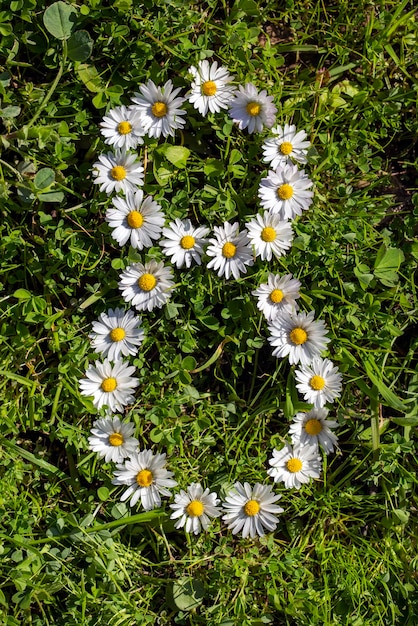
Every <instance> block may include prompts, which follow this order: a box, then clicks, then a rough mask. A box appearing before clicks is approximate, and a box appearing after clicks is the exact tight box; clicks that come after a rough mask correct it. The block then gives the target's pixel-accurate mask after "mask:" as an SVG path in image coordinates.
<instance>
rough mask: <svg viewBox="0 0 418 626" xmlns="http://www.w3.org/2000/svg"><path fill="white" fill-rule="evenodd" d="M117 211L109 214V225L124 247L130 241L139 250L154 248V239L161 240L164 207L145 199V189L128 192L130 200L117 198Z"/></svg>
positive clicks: (127, 197)
mask: <svg viewBox="0 0 418 626" xmlns="http://www.w3.org/2000/svg"><path fill="white" fill-rule="evenodd" d="M112 202H113V205H114V208H109V209H107V211H106V222H108V224H109V226H110V228H112V229H113V230H112V237H113V239H115V240H116V241H117V242H118V244H119V245H120V246H123V245H125V243H126V242H127V241H128V240H130V244H131V246H132V247H133V248H136V249H137V250H142V249H143V248H150V247H151V246H152V245H153V239H154V240H155V239H159V237H160V236H161V229H162V227H163V225H164V222H165V217H164V213H163V212H162V209H161V207H160V205H159V204H158V203H157V202H155V200H153V199H152V196H145V198H144V192H143V191H142V189H138V190H137V191H135V193H133V192H131V191H128V193H127V194H126V198H119V197H117V198H113V199H112Z"/></svg>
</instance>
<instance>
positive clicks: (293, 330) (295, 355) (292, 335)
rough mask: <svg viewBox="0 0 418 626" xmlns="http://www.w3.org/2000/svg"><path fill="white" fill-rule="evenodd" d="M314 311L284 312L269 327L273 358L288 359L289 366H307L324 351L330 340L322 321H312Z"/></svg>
mask: <svg viewBox="0 0 418 626" xmlns="http://www.w3.org/2000/svg"><path fill="white" fill-rule="evenodd" d="M314 317H315V311H310V312H309V313H304V312H301V313H295V314H291V313H289V312H288V311H284V312H283V314H282V315H281V316H280V317H277V318H275V319H273V320H272V321H271V322H270V324H269V326H268V329H269V332H270V337H269V338H268V341H269V343H270V344H271V345H272V346H274V350H273V356H277V357H278V358H283V357H285V356H288V357H289V363H290V365H293V364H295V363H301V364H302V365H308V364H309V363H312V361H313V360H314V359H315V358H317V357H319V356H320V354H321V352H322V351H323V350H325V347H326V344H327V343H329V341H330V339H329V338H328V337H326V333H327V330H326V328H325V323H324V322H323V321H322V320H314Z"/></svg>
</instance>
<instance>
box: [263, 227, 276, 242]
mask: <svg viewBox="0 0 418 626" xmlns="http://www.w3.org/2000/svg"><path fill="white" fill-rule="evenodd" d="M261 239H262V240H263V241H265V242H267V243H269V242H270V241H274V240H275V239H276V231H275V230H274V228H272V227H271V226H266V227H265V228H263V230H262V231H261Z"/></svg>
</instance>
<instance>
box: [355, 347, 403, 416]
mask: <svg viewBox="0 0 418 626" xmlns="http://www.w3.org/2000/svg"><path fill="white" fill-rule="evenodd" d="M364 367H365V368H366V372H367V376H368V377H369V378H370V380H371V381H372V383H373V384H374V385H375V387H376V388H377V390H378V392H379V394H380V395H381V396H382V398H384V400H386V403H387V405H388V406H390V407H392V409H396V410H397V411H401V413H406V412H407V410H408V409H407V407H406V406H405V404H404V403H403V402H402V400H400V398H398V396H397V395H396V394H394V393H393V391H392V390H391V389H389V387H387V386H386V385H385V383H384V382H383V380H381V378H379V374H378V373H377V372H376V368H374V367H373V363H371V362H370V357H369V360H366V361H365V362H364Z"/></svg>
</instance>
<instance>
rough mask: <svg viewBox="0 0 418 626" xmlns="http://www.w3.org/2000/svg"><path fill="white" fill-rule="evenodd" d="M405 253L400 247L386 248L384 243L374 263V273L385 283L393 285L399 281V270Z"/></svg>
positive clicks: (388, 285)
mask: <svg viewBox="0 0 418 626" xmlns="http://www.w3.org/2000/svg"><path fill="white" fill-rule="evenodd" d="M404 259H405V255H404V253H403V252H402V250H399V249H398V248H386V246H385V245H384V244H383V245H382V246H381V247H380V249H379V252H378V253H377V257H376V261H375V264H374V274H375V276H376V278H378V279H379V280H380V282H381V283H383V285H386V286H387V287H393V286H394V284H395V283H396V282H397V281H398V274H397V273H398V271H399V268H400V267H401V265H402V263H403V261H404Z"/></svg>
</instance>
